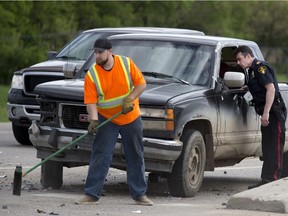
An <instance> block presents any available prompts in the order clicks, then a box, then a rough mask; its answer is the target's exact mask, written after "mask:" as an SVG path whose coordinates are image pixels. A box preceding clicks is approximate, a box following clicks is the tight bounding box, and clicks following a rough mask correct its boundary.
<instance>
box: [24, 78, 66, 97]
mask: <svg viewBox="0 0 288 216" xmlns="http://www.w3.org/2000/svg"><path fill="white" fill-rule="evenodd" d="M58 74H59V75H58ZM58 74H57V75H54V76H52V75H47V74H46V75H45V74H38V73H37V74H35V73H31V74H25V75H24V91H25V94H27V95H35V94H34V93H33V91H34V88H35V87H36V86H37V85H38V84H41V83H44V82H49V81H54V80H62V79H64V77H63V76H60V73H58Z"/></svg>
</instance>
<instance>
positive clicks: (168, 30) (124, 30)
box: [83, 27, 205, 35]
mask: <svg viewBox="0 0 288 216" xmlns="http://www.w3.org/2000/svg"><path fill="white" fill-rule="evenodd" d="M88 32H89V33H91V32H122V33H130V32H139V33H162V34H163V33H165V34H166V33H167V34H170V33H177V34H193V35H205V34H204V32H202V31H199V30H193V29H179V28H164V27H118V28H95V29H89V30H86V31H83V33H88Z"/></svg>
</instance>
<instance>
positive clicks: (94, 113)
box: [86, 103, 98, 120]
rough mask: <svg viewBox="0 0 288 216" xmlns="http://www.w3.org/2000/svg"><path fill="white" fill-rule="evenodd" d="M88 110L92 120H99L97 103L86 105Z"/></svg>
mask: <svg viewBox="0 0 288 216" xmlns="http://www.w3.org/2000/svg"><path fill="white" fill-rule="evenodd" d="M86 109H87V112H88V114H89V117H90V120H98V112H97V106H96V104H95V103H93V104H86Z"/></svg>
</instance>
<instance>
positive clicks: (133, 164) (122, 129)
mask: <svg viewBox="0 0 288 216" xmlns="http://www.w3.org/2000/svg"><path fill="white" fill-rule="evenodd" d="M94 53H95V57H96V63H95V64H93V65H92V66H91V68H90V69H89V71H88V72H87V75H86V77H85V82H84V103H85V104H86V106H87V111H88V114H89V117H90V124H89V127H88V132H89V133H90V134H94V133H95V134H96V135H95V140H94V142H93V146H92V155H91V159H90V164H89V170H88V175H87V179H86V183H85V196H83V197H81V198H80V199H78V200H76V201H75V204H97V203H98V202H99V199H100V196H101V192H102V188H103V185H104V182H105V179H106V176H107V173H108V171H109V167H110V163H111V160H112V156H113V150H114V147H115V145H116V141H117V138H118V134H119V133H120V135H121V137H122V143H123V148H124V152H125V159H126V165H127V181H128V185H129V191H130V194H131V196H132V198H133V199H134V200H135V202H136V203H137V204H139V205H148V206H151V205H153V202H152V201H151V200H150V199H148V198H147V196H146V190H147V182H146V179H145V164H144V147H143V142H142V138H143V127H142V120H141V116H140V114H141V113H140V107H139V99H138V97H139V96H140V94H141V93H142V92H143V91H144V90H145V88H146V81H145V79H144V77H143V75H142V73H141V71H140V70H139V69H138V67H137V66H136V65H135V63H134V62H133V61H132V59H130V58H128V57H124V56H119V55H113V53H112V45H111V42H110V41H109V40H108V39H106V38H99V39H97V40H96V41H95V43H94ZM120 112H122V114H120V115H118V116H117V117H116V118H113V119H112V120H111V121H110V122H108V123H106V124H105V125H103V126H101V127H99V128H98V129H97V126H98V125H99V123H101V122H104V121H105V120H107V119H108V118H111V117H112V116H114V115H116V114H117V113H120Z"/></svg>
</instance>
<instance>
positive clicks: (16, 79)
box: [11, 75, 23, 89]
mask: <svg viewBox="0 0 288 216" xmlns="http://www.w3.org/2000/svg"><path fill="white" fill-rule="evenodd" d="M11 88H14V89H23V76H21V75H14V76H13V78H12V82H11Z"/></svg>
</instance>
